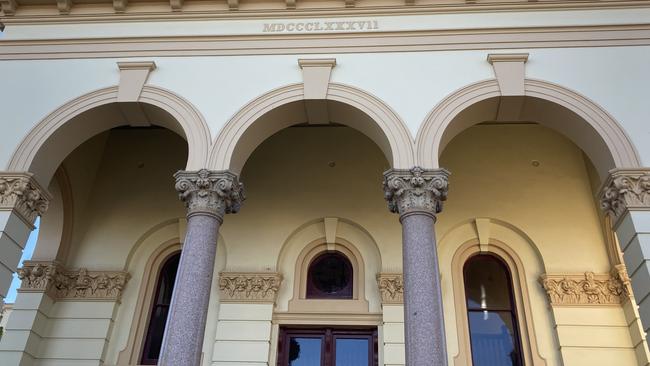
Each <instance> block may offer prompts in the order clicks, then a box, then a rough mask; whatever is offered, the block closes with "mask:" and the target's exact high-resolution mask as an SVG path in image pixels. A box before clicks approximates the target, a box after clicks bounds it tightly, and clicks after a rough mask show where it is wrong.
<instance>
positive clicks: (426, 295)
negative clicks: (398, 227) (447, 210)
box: [384, 167, 449, 366]
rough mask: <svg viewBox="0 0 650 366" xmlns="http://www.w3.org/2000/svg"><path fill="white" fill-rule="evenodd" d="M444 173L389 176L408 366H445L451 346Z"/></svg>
mask: <svg viewBox="0 0 650 366" xmlns="http://www.w3.org/2000/svg"><path fill="white" fill-rule="evenodd" d="M448 177H449V172H447V171H446V170H444V169H436V170H427V171H425V170H423V169H421V168H419V167H415V168H413V169H411V170H396V169H393V170H389V171H387V172H386V173H384V193H385V198H386V200H387V201H388V208H389V209H390V210H391V211H392V212H395V213H399V215H400V222H401V223H402V246H403V254H402V257H403V267H404V269H403V271H404V331H405V333H404V337H405V342H406V365H407V366H446V365H447V346H446V342H445V324H444V318H443V311H442V293H441V291H440V274H439V273H440V271H439V270H438V254H437V248H436V238H435V232H434V227H433V226H434V223H435V221H436V214H438V213H439V212H440V211H441V210H442V201H444V200H445V199H446V198H447V182H448Z"/></svg>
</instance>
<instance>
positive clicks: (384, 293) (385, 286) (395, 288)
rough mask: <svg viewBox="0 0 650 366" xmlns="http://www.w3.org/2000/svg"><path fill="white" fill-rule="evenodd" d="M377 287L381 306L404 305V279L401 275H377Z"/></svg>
mask: <svg viewBox="0 0 650 366" xmlns="http://www.w3.org/2000/svg"><path fill="white" fill-rule="evenodd" d="M377 285H378V286H379V294H380V295H381V302H382V304H403V303H404V277H403V275H402V274H401V273H379V274H378V275H377Z"/></svg>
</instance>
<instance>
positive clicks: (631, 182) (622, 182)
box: [600, 169, 650, 221]
mask: <svg viewBox="0 0 650 366" xmlns="http://www.w3.org/2000/svg"><path fill="white" fill-rule="evenodd" d="M600 206H601V208H602V209H603V211H605V213H607V214H610V215H612V217H613V218H614V221H617V220H618V219H619V218H620V217H621V216H623V213H625V210H627V209H642V210H647V209H649V208H650V171H649V170H622V169H616V170H613V171H611V172H610V175H609V178H608V179H607V181H606V182H605V184H604V186H603V188H602V190H601V193H600Z"/></svg>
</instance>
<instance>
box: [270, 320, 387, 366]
mask: <svg viewBox="0 0 650 366" xmlns="http://www.w3.org/2000/svg"><path fill="white" fill-rule="evenodd" d="M377 349H378V342H377V329H376V328H365V329H345V328H297V329H287V328H284V327H281V328H280V337H279V342H278V363H277V365H278V366H377V364H378V358H377Z"/></svg>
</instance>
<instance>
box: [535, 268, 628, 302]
mask: <svg viewBox="0 0 650 366" xmlns="http://www.w3.org/2000/svg"><path fill="white" fill-rule="evenodd" d="M540 283H541V284H542V287H544V290H546V294H547V295H548V298H549V300H550V302H551V305H553V306H566V305H580V306H582V305H617V304H621V303H624V302H625V301H627V300H629V299H630V297H631V294H632V288H631V284H630V278H629V277H628V275H627V271H626V269H625V266H624V265H617V266H616V267H615V268H614V270H612V273H611V274H595V273H593V272H585V273H584V274H544V275H542V276H541V277H540Z"/></svg>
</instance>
